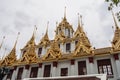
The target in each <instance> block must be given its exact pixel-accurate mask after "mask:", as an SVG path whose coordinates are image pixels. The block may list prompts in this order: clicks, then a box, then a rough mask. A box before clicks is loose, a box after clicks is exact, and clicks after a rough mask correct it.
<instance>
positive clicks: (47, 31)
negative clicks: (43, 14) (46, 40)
mask: <svg viewBox="0 0 120 80" xmlns="http://www.w3.org/2000/svg"><path fill="white" fill-rule="evenodd" d="M48 26H49V21H48V22H47V29H46V34H47V33H48Z"/></svg>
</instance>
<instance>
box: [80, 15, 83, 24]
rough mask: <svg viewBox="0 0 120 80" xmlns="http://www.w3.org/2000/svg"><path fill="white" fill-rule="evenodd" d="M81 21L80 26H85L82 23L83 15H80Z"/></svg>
mask: <svg viewBox="0 0 120 80" xmlns="http://www.w3.org/2000/svg"><path fill="white" fill-rule="evenodd" d="M80 20H81V22H80V24H81V26H83V23H82V15H80Z"/></svg>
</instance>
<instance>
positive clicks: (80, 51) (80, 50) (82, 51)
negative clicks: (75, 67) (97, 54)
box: [73, 41, 92, 56]
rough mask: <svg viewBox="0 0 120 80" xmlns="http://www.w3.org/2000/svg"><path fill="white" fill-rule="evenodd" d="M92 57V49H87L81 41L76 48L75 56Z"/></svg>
mask: <svg viewBox="0 0 120 80" xmlns="http://www.w3.org/2000/svg"><path fill="white" fill-rule="evenodd" d="M87 55H92V49H91V48H88V47H86V46H85V45H84V44H83V43H82V42H81V41H79V42H78V43H77V45H76V47H75V50H74V53H73V56H87Z"/></svg>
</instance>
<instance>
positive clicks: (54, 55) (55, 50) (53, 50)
mask: <svg viewBox="0 0 120 80" xmlns="http://www.w3.org/2000/svg"><path fill="white" fill-rule="evenodd" d="M60 57H61V51H60V48H59V46H58V43H57V42H56V41H53V43H52V44H51V46H50V48H49V49H48V50H47V53H46V54H45V55H44V56H43V60H46V59H58V58H60Z"/></svg>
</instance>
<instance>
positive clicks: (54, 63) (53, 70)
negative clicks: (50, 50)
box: [52, 62, 57, 77]
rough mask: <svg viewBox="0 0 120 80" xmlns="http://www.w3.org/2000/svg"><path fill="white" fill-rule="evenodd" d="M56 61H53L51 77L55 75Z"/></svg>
mask: <svg viewBox="0 0 120 80" xmlns="http://www.w3.org/2000/svg"><path fill="white" fill-rule="evenodd" d="M56 70H57V62H53V69H52V77H55V76H56Z"/></svg>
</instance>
